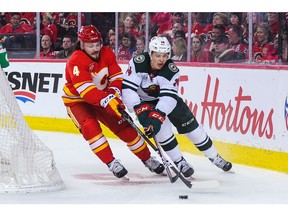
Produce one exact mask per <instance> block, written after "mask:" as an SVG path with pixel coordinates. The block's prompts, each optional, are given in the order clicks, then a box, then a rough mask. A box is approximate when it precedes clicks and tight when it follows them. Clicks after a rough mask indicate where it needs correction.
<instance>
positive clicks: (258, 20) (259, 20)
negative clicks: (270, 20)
mask: <svg viewBox="0 0 288 216" xmlns="http://www.w3.org/2000/svg"><path fill="white" fill-rule="evenodd" d="M244 14H245V13H244ZM262 22H263V17H262V16H261V14H259V13H252V23H253V24H252V27H253V30H252V31H253V38H252V43H253V44H254V43H255V42H256V41H257V26H258V25H259V24H260V23H262ZM242 24H243V25H242V29H243V41H244V42H245V43H247V44H248V43H249V37H248V36H249V16H248V13H246V15H245V18H244V19H243V23H242Z"/></svg>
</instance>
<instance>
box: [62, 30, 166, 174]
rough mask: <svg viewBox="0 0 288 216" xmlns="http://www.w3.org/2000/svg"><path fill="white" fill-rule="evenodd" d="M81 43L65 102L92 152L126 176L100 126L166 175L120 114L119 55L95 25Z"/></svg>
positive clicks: (68, 73) (82, 35)
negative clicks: (104, 39)
mask: <svg viewBox="0 0 288 216" xmlns="http://www.w3.org/2000/svg"><path fill="white" fill-rule="evenodd" d="M78 39H79V41H78V42H77V44H76V49H75V51H74V52H73V54H72V55H71V56H70V58H69V59H68V60H67V64H66V69H65V75H66V83H65V85H64V88H63V90H64V95H63V97H62V99H63V102H64V104H65V106H66V107H67V113H68V115H69V117H70V118H71V119H72V121H73V122H74V124H75V125H76V127H77V128H78V129H79V130H80V132H81V133H82V135H83V137H84V139H85V140H87V141H88V142H89V145H90V148H91V150H92V151H93V152H94V153H95V154H96V155H97V156H98V157H99V159H100V160H101V161H102V162H103V163H105V164H107V166H108V168H109V170H110V171H111V172H112V173H113V174H114V175H115V176H116V177H118V178H121V177H123V176H125V175H126V174H127V170H126V169H125V167H124V166H123V165H122V164H121V163H120V161H119V160H117V159H115V158H114V156H113V153H112V150H111V148H110V145H109V143H108V141H107V139H106V137H105V136H104V135H103V133H102V129H101V126H100V122H101V123H103V124H104V125H105V126H107V127H108V128H109V129H110V130H111V131H112V132H113V133H114V134H116V135H117V136H118V137H119V138H120V139H121V140H122V141H124V142H126V143H127V146H128V148H129V149H130V150H131V151H132V152H133V153H134V154H135V155H136V156H137V157H138V158H139V159H140V160H141V161H142V162H143V163H144V165H145V166H146V167H148V168H149V170H150V171H152V172H155V173H157V174H160V173H162V172H163V171H164V166H163V165H162V164H160V162H158V161H157V160H155V159H154V158H152V157H151V155H150V151H149V149H148V147H147V144H146V143H145V142H144V140H143V138H142V137H140V136H139V135H138V133H137V132H136V130H135V129H134V128H133V127H132V126H131V125H130V124H129V123H128V122H127V121H125V120H124V119H123V118H122V116H121V114H120V113H119V112H118V109H117V107H118V106H122V107H124V105H123V103H122V101H121V91H122V75H123V73H122V70H121V68H120V67H119V65H118V64H117V62H116V57H115V54H114V53H113V52H112V51H111V49H110V48H109V47H106V46H103V41H102V37H101V34H100V32H99V31H98V30H97V29H96V27H95V26H93V25H89V26H82V28H81V29H80V31H79V33H78Z"/></svg>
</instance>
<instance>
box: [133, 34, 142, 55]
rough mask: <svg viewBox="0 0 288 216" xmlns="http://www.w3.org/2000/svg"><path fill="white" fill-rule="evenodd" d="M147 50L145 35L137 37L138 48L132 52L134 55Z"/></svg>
mask: <svg viewBox="0 0 288 216" xmlns="http://www.w3.org/2000/svg"><path fill="white" fill-rule="evenodd" d="M144 51H145V37H144V36H140V37H138V38H136V50H135V51H134V52H133V53H132V57H134V56H136V55H138V54H140V53H142V52H144Z"/></svg>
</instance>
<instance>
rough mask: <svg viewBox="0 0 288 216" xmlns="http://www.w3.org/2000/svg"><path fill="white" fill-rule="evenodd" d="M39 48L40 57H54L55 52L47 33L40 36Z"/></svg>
mask: <svg viewBox="0 0 288 216" xmlns="http://www.w3.org/2000/svg"><path fill="white" fill-rule="evenodd" d="M41 48H42V51H41V52H40V58H41V59H55V58H56V54H57V53H56V52H55V51H54V47H53V42H52V39H51V37H50V36H49V35H43V36H42V38H41Z"/></svg>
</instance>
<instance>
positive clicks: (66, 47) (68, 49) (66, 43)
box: [56, 35, 75, 59]
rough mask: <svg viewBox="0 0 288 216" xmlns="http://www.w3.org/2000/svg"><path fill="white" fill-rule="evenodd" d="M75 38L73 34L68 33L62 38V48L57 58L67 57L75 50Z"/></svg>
mask: <svg viewBox="0 0 288 216" xmlns="http://www.w3.org/2000/svg"><path fill="white" fill-rule="evenodd" d="M74 47H75V39H74V38H73V36H71V35H66V36H64V37H63V40H62V48H63V50H60V51H59V52H58V54H57V56H56V58H57V59H67V58H69V57H70V56H71V55H72V53H73V52H74Z"/></svg>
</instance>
